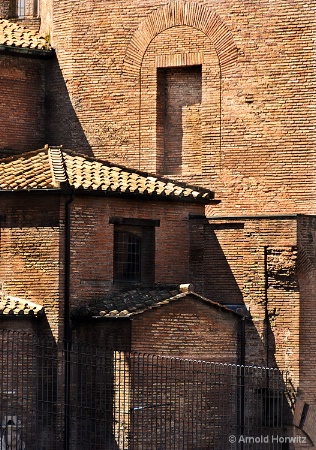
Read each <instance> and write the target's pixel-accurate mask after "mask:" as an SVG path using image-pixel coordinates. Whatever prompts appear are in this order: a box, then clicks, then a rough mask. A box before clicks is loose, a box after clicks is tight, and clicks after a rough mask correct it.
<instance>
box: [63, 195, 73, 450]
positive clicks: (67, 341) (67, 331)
mask: <svg viewBox="0 0 316 450" xmlns="http://www.w3.org/2000/svg"><path fill="white" fill-rule="evenodd" d="M74 197H75V194H74V192H72V193H71V196H70V198H69V199H68V200H67V201H66V203H65V298H64V355H65V356H64V358H65V380H64V381H65V392H64V394H65V408H64V412H65V415H64V450H68V449H69V443H70V385H71V379H70V375H71V373H70V363H71V360H70V357H71V348H72V342H71V334H72V333H71V326H70V264H71V263H70V250H71V203H72V202H73V201H74Z"/></svg>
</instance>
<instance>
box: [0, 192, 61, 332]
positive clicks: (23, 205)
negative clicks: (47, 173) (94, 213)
mask: <svg viewBox="0 0 316 450" xmlns="http://www.w3.org/2000/svg"><path fill="white" fill-rule="evenodd" d="M0 211H1V212H0V214H1V267H0V280H1V282H2V283H3V289H4V292H5V293H7V294H8V295H12V296H15V297H21V298H22V299H25V300H30V301H33V302H35V303H38V304H39V305H43V306H44V308H45V311H46V316H47V319H48V322H49V327H50V329H51V330H50V332H52V333H53V334H56V333H58V325H59V321H60V320H61V318H60V316H62V307H61V304H60V302H59V299H60V295H62V298H63V278H62V276H61V273H62V268H63V267H62V265H61V261H62V259H60V257H61V258H62V254H60V248H59V247H60V246H62V245H63V239H61V237H60V223H59V200H58V197H53V196H51V197H49V196H46V195H43V194H39V195H38V196H36V195H33V196H32V197H31V196H29V195H27V194H23V193H20V194H19V193H15V194H12V195H11V196H10V195H4V194H3V195H2V196H1V210H0ZM42 325H43V324H42ZM44 325H45V324H44ZM44 325H43V326H44ZM45 328H46V325H45Z"/></svg>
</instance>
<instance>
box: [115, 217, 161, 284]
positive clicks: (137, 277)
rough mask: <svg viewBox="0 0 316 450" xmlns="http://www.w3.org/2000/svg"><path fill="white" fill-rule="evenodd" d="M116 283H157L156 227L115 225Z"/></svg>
mask: <svg viewBox="0 0 316 450" xmlns="http://www.w3.org/2000/svg"><path fill="white" fill-rule="evenodd" d="M113 269H114V277H113V278H114V283H142V284H152V283H154V282H155V227H154V226H132V225H115V228H114V267H113Z"/></svg>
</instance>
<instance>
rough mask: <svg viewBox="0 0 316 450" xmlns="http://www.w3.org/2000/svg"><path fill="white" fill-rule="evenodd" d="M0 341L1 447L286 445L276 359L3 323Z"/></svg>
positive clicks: (282, 384)
mask: <svg viewBox="0 0 316 450" xmlns="http://www.w3.org/2000/svg"><path fill="white" fill-rule="evenodd" d="M0 351H1V356H0V358H1V360H0V364H1V370H2V378H1V382H0V401H1V403H0V415H1V418H2V427H1V430H2V435H1V442H2V446H0V448H2V449H7V448H14V449H15V450H21V449H24V448H25V449H26V450H57V449H58V450H61V449H71V450H90V449H91V450H92V449H93V450H101V449H102V450H118V449H119V450H125V449H129V450H147V449H148V450H159V449H161V450H171V449H173V450H189V449H190V450H193V449H195V450H206V449H208V450H211V449H213V450H228V449H247V450H248V449H249V450H250V449H256V450H259V449H261V448H262V449H265V450H266V449H284V448H286V446H284V440H282V439H279V438H278V437H280V436H281V437H282V436H284V418H285V417H286V414H287V411H288V402H287V399H286V380H285V379H284V374H282V373H281V372H280V371H278V370H276V369H266V368H259V367H243V366H237V365H229V364H227V365H226V364H217V363H211V362H205V361H193V360H185V359H180V358H173V357H165V356H157V355H148V354H141V353H129V352H122V351H113V350H106V349H102V348H96V347H89V346H87V345H84V344H79V343H71V344H70V343H56V342H55V341H54V340H53V339H48V338H44V337H38V336H37V337H35V336H30V335H27V334H21V333H14V332H7V331H5V332H0ZM11 441H12V442H13V444H12V445H11V447H9V446H8V445H7V444H8V443H9V444H10V442H11Z"/></svg>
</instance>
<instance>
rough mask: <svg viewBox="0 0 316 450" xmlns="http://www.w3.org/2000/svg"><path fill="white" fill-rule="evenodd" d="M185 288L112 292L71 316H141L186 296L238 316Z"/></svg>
mask: <svg viewBox="0 0 316 450" xmlns="http://www.w3.org/2000/svg"><path fill="white" fill-rule="evenodd" d="M186 286H190V285H182V286H177V285H155V286H152V287H146V288H145V287H135V288H134V289H132V290H128V291H120V292H112V293H109V294H107V295H106V296H105V297H104V298H103V299H102V300H99V301H97V302H94V303H91V304H90V305H88V306H82V307H80V308H78V309H75V310H74V311H73V316H74V317H77V318H79V317H80V318H88V317H108V318H111V317H113V318H115V317H131V316H133V315H135V314H141V313H143V312H145V311H148V310H150V309H153V308H159V307H162V306H164V305H166V304H168V303H171V302H174V301H177V300H180V299H184V298H185V297H186V296H188V295H191V296H193V297H195V298H197V299H199V300H201V301H203V302H206V303H208V304H209V305H210V306H213V307H216V308H220V309H221V310H225V311H227V312H229V313H231V314H233V315H236V316H240V314H238V313H236V312H235V311H234V310H232V309H231V308H228V307H226V306H225V305H222V304H220V303H217V302H214V301H212V300H210V299H207V298H205V297H202V296H201V295H199V294H197V293H195V292H193V291H192V290H191V289H186Z"/></svg>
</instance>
